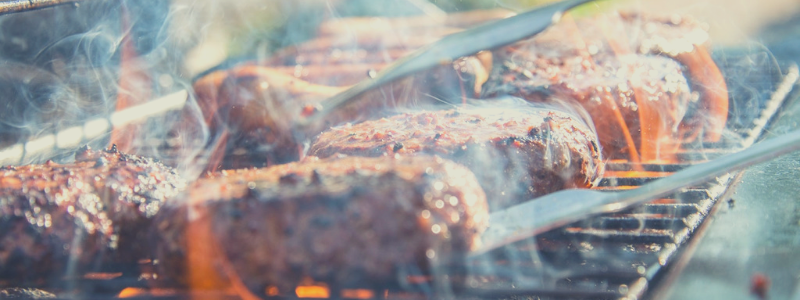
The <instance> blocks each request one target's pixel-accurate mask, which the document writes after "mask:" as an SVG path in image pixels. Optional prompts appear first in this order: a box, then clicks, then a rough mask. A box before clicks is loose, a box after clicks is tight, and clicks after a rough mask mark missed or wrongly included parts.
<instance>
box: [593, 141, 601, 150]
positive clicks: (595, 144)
mask: <svg viewBox="0 0 800 300" xmlns="http://www.w3.org/2000/svg"><path fill="white" fill-rule="evenodd" d="M591 146H592V152H600V147H598V146H597V142H595V141H592V143H591Z"/></svg>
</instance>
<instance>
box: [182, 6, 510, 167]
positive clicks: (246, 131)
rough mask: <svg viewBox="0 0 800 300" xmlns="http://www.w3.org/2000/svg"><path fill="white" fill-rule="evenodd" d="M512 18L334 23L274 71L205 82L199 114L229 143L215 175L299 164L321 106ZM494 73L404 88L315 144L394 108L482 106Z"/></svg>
mask: <svg viewBox="0 0 800 300" xmlns="http://www.w3.org/2000/svg"><path fill="white" fill-rule="evenodd" d="M508 14H509V12H507V11H506V12H504V11H500V10H495V11H486V12H485V13H480V12H471V13H464V14H456V15H451V16H449V17H448V18H447V19H446V20H444V22H440V21H441V20H431V19H427V18H388V19H375V18H372V19H369V20H367V19H361V18H353V19H341V20H337V21H335V22H334V21H331V22H327V23H324V24H322V25H321V28H320V36H319V37H317V38H315V39H312V40H310V41H308V42H305V43H302V44H300V45H297V46H294V47H288V48H286V49H282V50H280V51H278V52H277V53H276V54H275V55H274V56H273V57H271V58H269V59H267V60H266V61H250V62H245V63H241V64H238V65H236V66H233V67H231V68H228V69H224V70H217V71H214V72H211V73H209V74H207V75H205V76H203V77H201V78H200V79H198V80H197V81H196V82H195V84H194V90H195V91H196V92H197V95H198V104H199V105H200V108H201V109H202V111H203V115H204V116H205V117H206V121H207V122H208V124H209V127H210V129H211V131H212V134H214V135H217V136H219V137H221V139H220V140H217V141H218V142H219V145H218V149H217V150H216V152H218V153H219V154H218V155H217V158H218V159H216V160H212V162H211V167H210V169H211V170H215V169H217V168H219V167H221V168H226V169H227V168H240V167H249V166H257V167H261V166H269V165H274V164H279V163H286V162H290V161H295V160H297V159H298V158H299V156H300V155H299V154H300V150H299V149H300V146H299V144H300V142H302V141H300V142H298V141H297V140H296V139H295V136H293V135H292V133H291V128H292V126H293V125H294V122H295V121H296V120H297V119H298V118H299V117H300V115H301V114H302V113H313V112H314V111H315V109H316V107H318V106H319V105H320V103H321V102H322V101H323V100H325V99H327V98H329V97H331V96H333V95H336V94H338V93H339V92H342V91H344V90H345V89H347V88H348V87H350V86H351V85H353V84H356V83H358V82H360V81H362V80H365V79H368V78H369V76H371V75H370V74H375V73H376V72H378V71H381V70H383V69H384V68H385V67H387V66H388V65H389V64H390V63H392V62H393V61H394V60H396V59H398V58H400V57H401V56H403V55H405V54H408V53H410V52H412V51H414V50H416V49H418V48H420V47H422V46H424V45H427V44H429V43H432V42H434V41H436V40H438V39H439V38H441V37H442V36H444V35H446V34H449V33H453V32H457V31H460V30H461V28H459V27H454V26H470V25H472V24H475V23H482V22H485V21H487V20H491V19H495V18H501V17H504V16H507V15H508ZM376 23H377V24H376ZM378 24H383V26H381V25H378ZM343 28H349V29H348V30H344V29H343ZM337 30H341V31H337ZM353 30H355V32H358V34H353V32H354V31H353ZM490 65H491V55H490V54H489V53H481V54H478V55H476V56H471V57H465V58H461V59H457V60H455V61H453V62H452V64H445V65H443V66H441V67H438V68H435V69H433V70H430V71H427V72H422V73H421V74H418V75H415V76H412V77H411V78H407V79H402V80H398V81H396V82H393V83H391V84H389V85H387V86H384V87H381V88H379V89H376V90H374V91H370V92H367V93H366V94H365V95H363V96H361V97H359V100H357V101H355V103H353V104H351V105H349V106H347V107H344V108H342V109H340V110H339V111H336V112H335V113H333V114H332V115H330V116H329V117H328V118H326V120H324V121H323V122H321V123H320V124H313V126H311V128H309V132H308V133H307V135H308V136H313V135H315V134H317V133H319V132H320V131H322V130H325V129H327V128H329V127H330V126H332V125H337V124H342V123H345V122H354V121H359V120H367V119H373V118H379V117H381V116H385V113H384V112H385V111H386V110H387V108H395V107H406V106H414V105H417V104H419V103H426V104H430V103H434V102H437V101H441V99H446V101H451V102H460V101H461V99H462V98H463V97H474V96H477V95H478V94H479V93H480V86H481V85H482V84H483V83H484V82H485V81H486V79H487V78H488V70H487V69H486V68H487V67H488V66H490ZM241 150H244V151H241ZM235 152H244V153H257V154H256V155H255V156H250V157H241V158H238V157H236V155H232V154H233V153H235ZM244 156H247V155H244ZM222 157H226V158H227V159H221V158H222ZM232 158H234V159H232ZM237 158H238V159H237Z"/></svg>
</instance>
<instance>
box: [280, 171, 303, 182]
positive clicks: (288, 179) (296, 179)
mask: <svg viewBox="0 0 800 300" xmlns="http://www.w3.org/2000/svg"><path fill="white" fill-rule="evenodd" d="M302 180H303V178H302V177H300V175H297V174H294V173H292V174H287V175H284V176H281V178H280V179H279V180H278V182H280V183H282V184H297V183H299V182H300V181H302Z"/></svg>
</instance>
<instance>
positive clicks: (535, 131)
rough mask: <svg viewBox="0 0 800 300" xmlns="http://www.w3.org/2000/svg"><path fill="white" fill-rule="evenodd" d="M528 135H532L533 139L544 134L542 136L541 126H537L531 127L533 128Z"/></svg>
mask: <svg viewBox="0 0 800 300" xmlns="http://www.w3.org/2000/svg"><path fill="white" fill-rule="evenodd" d="M528 137H530V138H532V139H539V138H541V137H542V136H541V132H540V130H539V128H536V127H533V128H531V130H530V131H528Z"/></svg>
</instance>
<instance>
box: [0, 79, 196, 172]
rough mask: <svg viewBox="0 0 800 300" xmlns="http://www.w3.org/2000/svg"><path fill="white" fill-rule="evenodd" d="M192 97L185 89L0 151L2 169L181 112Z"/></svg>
mask: <svg viewBox="0 0 800 300" xmlns="http://www.w3.org/2000/svg"><path fill="white" fill-rule="evenodd" d="M188 95H189V94H188V93H187V92H186V91H185V90H181V91H178V92H175V93H172V94H169V95H166V96H164V97H161V98H158V99H154V100H152V101H150V102H147V103H145V104H141V105H137V106H134V107H130V108H127V109H124V110H121V111H117V112H114V113H112V114H111V115H110V116H108V117H107V118H96V119H92V120H89V121H87V122H86V123H84V124H83V125H82V126H74V127H70V128H67V129H64V130H61V131H58V132H56V133H53V134H48V135H44V136H41V137H38V138H36V139H33V140H30V141H28V142H25V143H19V144H16V145H13V146H10V147H7V148H5V149H2V150H0V166H4V165H17V164H24V163H25V160H26V159H30V158H31V157H36V156H38V155H43V154H48V153H53V152H57V151H58V150H69V149H74V148H76V147H78V146H80V145H81V144H82V143H86V142H88V141H90V140H92V139H96V138H99V137H102V136H104V135H106V134H108V133H109V132H111V130H112V129H113V128H119V127H122V126H125V125H128V124H131V123H134V122H137V121H141V120H145V119H147V118H149V117H152V116H157V115H161V114H164V113H166V112H168V111H171V110H178V109H181V108H182V107H183V106H184V104H186V101H187V98H188Z"/></svg>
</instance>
